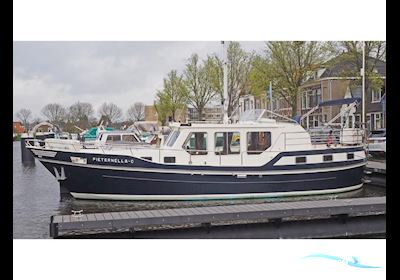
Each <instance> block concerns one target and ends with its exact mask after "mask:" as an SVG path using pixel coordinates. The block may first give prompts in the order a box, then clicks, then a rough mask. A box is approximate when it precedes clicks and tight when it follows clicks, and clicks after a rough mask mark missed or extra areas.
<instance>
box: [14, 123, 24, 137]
mask: <svg viewBox="0 0 400 280" xmlns="http://www.w3.org/2000/svg"><path fill="white" fill-rule="evenodd" d="M24 132H25V127H24V126H23V125H22V123H21V122H13V133H16V134H21V133H24Z"/></svg>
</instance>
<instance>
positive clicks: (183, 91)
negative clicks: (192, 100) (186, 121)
mask: <svg viewBox="0 0 400 280" xmlns="http://www.w3.org/2000/svg"><path fill="white" fill-rule="evenodd" d="M187 95H188V94H187V88H186V85H185V82H184V80H183V76H182V75H178V74H177V71H176V70H172V71H171V72H169V73H168V75H167V78H164V86H163V89H162V90H158V91H157V93H156V101H155V108H156V110H157V113H158V110H160V113H161V116H164V115H166V116H167V117H168V116H171V117H172V120H173V121H176V114H177V111H178V110H179V109H185V108H186V102H187ZM160 113H158V114H159V117H160ZM161 122H162V121H161Z"/></svg>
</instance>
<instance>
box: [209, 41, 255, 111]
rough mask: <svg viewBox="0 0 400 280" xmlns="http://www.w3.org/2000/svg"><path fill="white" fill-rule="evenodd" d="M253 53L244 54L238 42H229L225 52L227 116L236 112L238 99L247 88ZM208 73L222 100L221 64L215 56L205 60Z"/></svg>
mask: <svg viewBox="0 0 400 280" xmlns="http://www.w3.org/2000/svg"><path fill="white" fill-rule="evenodd" d="M253 57H254V53H247V52H245V51H244V50H243V49H242V47H241V46H240V44H239V43H238V42H230V43H229V45H228V50H227V66H228V99H229V102H228V116H231V115H232V113H233V112H234V111H235V110H236V108H237V106H238V103H239V97H240V96H241V95H244V94H246V93H247V92H248V91H249V89H250V87H249V80H248V77H249V72H250V69H251V64H252V60H253ZM207 63H208V67H210V70H209V71H210V73H212V74H213V77H214V78H212V79H211V80H210V82H211V84H212V86H213V89H214V91H216V92H217V93H219V94H220V98H221V100H222V99H223V64H222V60H221V59H220V58H218V57H217V56H216V55H213V56H209V57H208V59H207Z"/></svg>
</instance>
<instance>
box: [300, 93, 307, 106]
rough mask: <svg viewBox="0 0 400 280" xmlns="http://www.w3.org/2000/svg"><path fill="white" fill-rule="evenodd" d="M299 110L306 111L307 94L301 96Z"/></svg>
mask: <svg viewBox="0 0 400 280" xmlns="http://www.w3.org/2000/svg"><path fill="white" fill-rule="evenodd" d="M301 109H308V105H307V92H303V93H302V94H301Z"/></svg>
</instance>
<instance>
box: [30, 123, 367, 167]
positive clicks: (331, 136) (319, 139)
mask: <svg viewBox="0 0 400 280" xmlns="http://www.w3.org/2000/svg"><path fill="white" fill-rule="evenodd" d="M363 136H364V134H363V130H362V129H350V130H343V129H335V130H329V131H326V130H314V131H305V130H304V131H296V132H281V133H280V134H279V135H278V137H275V140H274V141H273V142H272V143H271V145H270V146H269V147H268V148H267V149H266V150H252V151H248V150H247V149H244V150H238V151H237V152H236V151H235V152H232V151H231V152H230V153H229V155H234V154H237V155H239V156H240V162H241V164H243V161H244V155H250V154H252V155H254V154H262V153H264V152H267V153H271V152H282V151H285V150H291V149H295V150H297V149H303V148H302V147H301V146H302V145H303V146H305V147H310V146H309V145H310V144H311V145H314V146H318V145H325V146H327V147H332V148H334V147H337V146H343V145H360V144H363V143H364V142H363V140H364V139H363ZM25 143H26V146H28V147H36V148H38V149H54V150H64V151H65V150H69V151H75V152H77V151H80V152H82V149H96V150H99V151H101V153H102V154H107V153H109V152H110V151H118V150H124V149H126V150H129V152H130V154H131V155H132V156H136V155H137V154H136V153H135V152H137V151H139V150H142V149H143V148H148V147H152V148H153V149H155V150H157V152H156V153H157V156H158V162H162V156H165V153H164V152H167V151H168V152H169V153H171V152H172V153H174V152H182V151H185V152H187V153H188V154H189V163H192V161H193V157H197V156H199V155H205V154H208V153H213V154H215V156H218V162H219V164H220V165H222V161H223V157H224V156H225V155H226V153H224V152H223V151H221V150H216V149H214V150H196V149H181V148H180V149H174V148H169V147H168V148H165V147H162V146H159V145H151V144H148V143H136V144H121V143H119V144H112V143H106V144H99V143H98V144H96V145H93V146H91V147H85V145H84V144H85V142H76V141H75V142H70V141H65V140H63V141H59V142H55V143H48V142H46V141H45V140H39V139H27V140H26V141H25ZM153 155H154V154H153Z"/></svg>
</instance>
